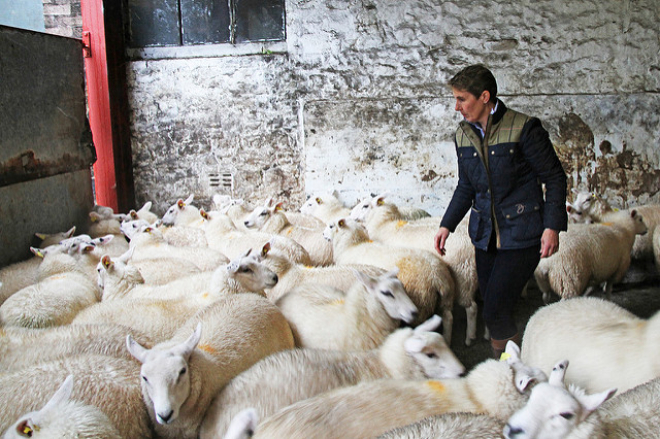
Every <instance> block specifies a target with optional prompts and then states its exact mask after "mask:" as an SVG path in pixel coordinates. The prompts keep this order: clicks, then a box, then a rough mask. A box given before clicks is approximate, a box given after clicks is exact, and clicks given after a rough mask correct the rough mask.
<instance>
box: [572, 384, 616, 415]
mask: <svg viewBox="0 0 660 439" xmlns="http://www.w3.org/2000/svg"><path fill="white" fill-rule="evenodd" d="M615 393H616V388H613V389H608V390H605V391H603V392H600V393H594V394H591V395H583V394H574V395H573V396H575V399H577V400H578V401H579V402H580V404H581V405H582V407H583V408H584V412H583V413H582V420H584V419H586V418H587V416H589V415H590V414H591V413H592V412H593V411H594V410H596V409H597V408H598V407H600V405H601V404H602V403H604V402H605V401H607V400H608V399H610V398H611V397H612V396H614V394H615Z"/></svg>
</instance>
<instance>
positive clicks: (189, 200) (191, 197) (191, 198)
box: [183, 194, 195, 205]
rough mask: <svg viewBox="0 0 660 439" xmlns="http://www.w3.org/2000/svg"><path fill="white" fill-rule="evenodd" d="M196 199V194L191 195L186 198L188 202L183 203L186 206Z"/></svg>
mask: <svg viewBox="0 0 660 439" xmlns="http://www.w3.org/2000/svg"><path fill="white" fill-rule="evenodd" d="M194 199H195V194H190V195H189V196H188V198H186V201H184V202H183V204H184V205H186V204H191V203H192V202H193V200H194Z"/></svg>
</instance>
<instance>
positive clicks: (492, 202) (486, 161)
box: [481, 114, 501, 249]
mask: <svg viewBox="0 0 660 439" xmlns="http://www.w3.org/2000/svg"><path fill="white" fill-rule="evenodd" d="M492 120H493V115H492V114H490V115H489V116H488V121H487V122H486V130H485V131H484V140H483V142H482V143H481V144H482V149H483V152H484V157H482V160H483V162H484V166H485V167H486V175H487V176H488V193H489V194H490V215H491V218H492V220H493V229H494V230H495V243H496V246H497V248H498V249H499V248H500V245H501V244H500V227H499V225H498V224H497V215H495V199H494V198H493V189H492V188H493V182H492V180H491V178H490V163H489V159H488V136H489V135H490V129H491V125H492V123H491V122H492Z"/></svg>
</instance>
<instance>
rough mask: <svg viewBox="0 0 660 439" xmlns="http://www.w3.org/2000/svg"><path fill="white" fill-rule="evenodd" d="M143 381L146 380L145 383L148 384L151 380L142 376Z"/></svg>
mask: <svg viewBox="0 0 660 439" xmlns="http://www.w3.org/2000/svg"><path fill="white" fill-rule="evenodd" d="M142 379H143V380H144V382H145V383H148V382H149V380H148V379H147V377H146V376H144V375H142Z"/></svg>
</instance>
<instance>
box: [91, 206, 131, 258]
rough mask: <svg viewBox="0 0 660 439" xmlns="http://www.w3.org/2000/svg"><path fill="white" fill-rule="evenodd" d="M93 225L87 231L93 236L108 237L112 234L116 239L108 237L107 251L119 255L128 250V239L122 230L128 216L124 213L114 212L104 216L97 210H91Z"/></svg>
mask: <svg viewBox="0 0 660 439" xmlns="http://www.w3.org/2000/svg"><path fill="white" fill-rule="evenodd" d="M89 218H90V220H91V225H90V226H89V229H88V231H87V233H88V234H89V236H90V237H92V238H100V237H107V236H108V235H112V236H113V237H114V238H115V239H112V240H111V241H110V240H109V239H106V241H108V242H106V243H105V251H106V253H108V254H110V255H112V256H119V255H121V254H122V253H124V252H125V251H126V250H128V241H126V238H125V237H124V234H123V233H122V231H121V222H122V221H123V220H124V219H125V218H126V215H124V214H112V215H111V216H109V217H104V216H103V215H100V214H98V213H96V212H93V211H92V212H90V213H89Z"/></svg>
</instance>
